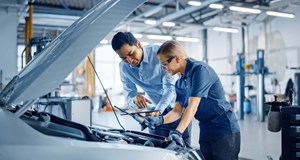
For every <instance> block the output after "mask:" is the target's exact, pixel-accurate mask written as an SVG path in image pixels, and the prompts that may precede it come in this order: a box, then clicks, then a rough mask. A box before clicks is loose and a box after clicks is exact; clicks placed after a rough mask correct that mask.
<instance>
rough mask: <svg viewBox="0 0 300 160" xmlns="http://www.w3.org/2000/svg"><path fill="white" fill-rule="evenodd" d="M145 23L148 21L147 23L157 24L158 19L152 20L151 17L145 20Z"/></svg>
mask: <svg viewBox="0 0 300 160" xmlns="http://www.w3.org/2000/svg"><path fill="white" fill-rule="evenodd" d="M145 23H146V24H150V25H155V24H156V21H155V20H150V19H148V20H145Z"/></svg>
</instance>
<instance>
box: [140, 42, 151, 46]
mask: <svg viewBox="0 0 300 160" xmlns="http://www.w3.org/2000/svg"><path fill="white" fill-rule="evenodd" d="M141 44H142V45H148V44H149V42H141Z"/></svg>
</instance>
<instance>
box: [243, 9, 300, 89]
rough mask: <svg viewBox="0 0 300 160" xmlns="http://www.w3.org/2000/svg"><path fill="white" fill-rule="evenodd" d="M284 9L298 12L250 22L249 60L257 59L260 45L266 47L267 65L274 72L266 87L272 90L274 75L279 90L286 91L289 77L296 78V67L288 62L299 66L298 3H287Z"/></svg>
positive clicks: (299, 24)
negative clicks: (288, 4) (253, 23)
mask: <svg viewBox="0 0 300 160" xmlns="http://www.w3.org/2000/svg"><path fill="white" fill-rule="evenodd" d="M284 11H285V12H292V13H295V16H296V17H295V18H293V19H289V18H279V17H276V18H274V19H272V20H270V21H267V22H266V23H265V24H263V23H262V24H256V25H251V26H250V35H249V46H250V47H249V56H248V61H254V59H256V55H255V52H256V50H257V49H265V51H266V52H265V65H266V66H267V67H268V68H269V71H270V72H274V73H275V74H274V75H270V76H267V78H266V90H267V91H269V92H272V91H273V90H274V89H273V87H272V86H271V79H274V78H277V79H278V80H279V82H280V93H281V94H283V93H284V89H285V87H286V84H287V81H288V79H289V78H292V80H294V73H295V72H296V71H295V70H288V69H286V66H289V67H298V66H300V43H299V41H300V33H299V32H298V30H299V28H300V10H299V7H292V6H290V7H288V8H287V9H285V10H284Z"/></svg>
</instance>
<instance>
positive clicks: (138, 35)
mask: <svg viewBox="0 0 300 160" xmlns="http://www.w3.org/2000/svg"><path fill="white" fill-rule="evenodd" d="M133 36H134V37H135V38H142V37H143V35H142V34H133Z"/></svg>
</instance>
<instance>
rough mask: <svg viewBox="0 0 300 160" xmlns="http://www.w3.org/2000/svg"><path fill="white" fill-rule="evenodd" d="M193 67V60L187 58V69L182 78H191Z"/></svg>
mask: <svg viewBox="0 0 300 160" xmlns="http://www.w3.org/2000/svg"><path fill="white" fill-rule="evenodd" d="M192 66H193V64H192V59H190V58H187V59H186V67H185V71H184V73H181V75H182V78H184V79H186V78H188V77H190V76H191V70H192Z"/></svg>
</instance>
